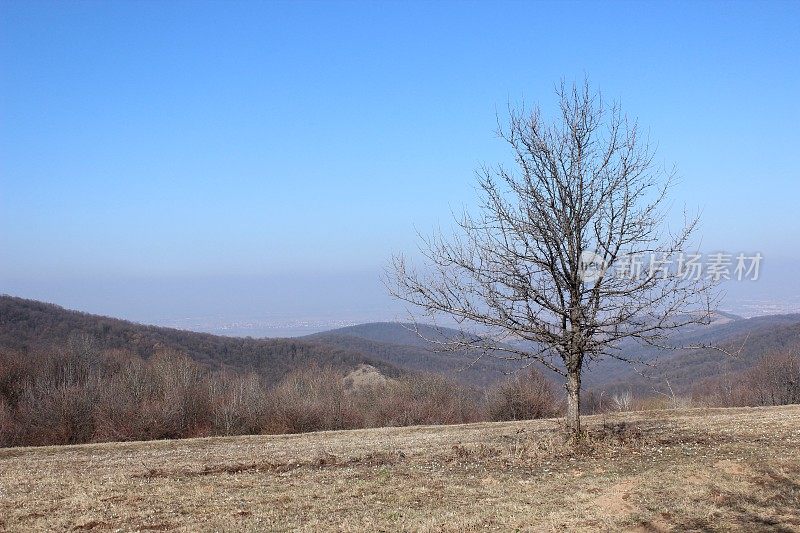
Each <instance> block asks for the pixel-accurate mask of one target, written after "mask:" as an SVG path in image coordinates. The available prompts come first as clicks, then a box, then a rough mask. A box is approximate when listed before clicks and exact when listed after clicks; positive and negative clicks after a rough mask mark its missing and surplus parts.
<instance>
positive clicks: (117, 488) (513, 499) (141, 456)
mask: <svg viewBox="0 0 800 533" xmlns="http://www.w3.org/2000/svg"><path fill="white" fill-rule="evenodd" d="M587 425H588V427H589V434H590V437H589V444H587V446H586V449H584V450H582V451H581V452H580V453H577V454H568V453H565V452H564V451H563V450H562V448H561V446H559V440H558V437H557V433H556V432H557V429H558V422H557V421H554V420H543V421H534V422H524V423H523V422H519V423H485V424H471V425H463V426H448V427H413V428H386V429H376V430H362V431H347V432H323V433H314V434H305V435H289V436H253V437H236V438H209V439H192V440H181V441H158V442H135V443H121V444H97V445H83V446H64V447H45V448H16V449H2V450H0V529H5V530H8V531H44V530H50V531H68V530H76V531H81V530H84V531H85V530H98V531H100V530H115V531H147V530H182V531H230V530H245V531H264V530H278V531H283V530H307V531H316V530H345V531H364V530H373V531H396V530H414V531H417V530H425V531H427V530H435V531H478V530H480V531H483V530H501V531H508V530H515V529H516V530H536V531H550V530H554V531H564V530H567V531H596V530H607V531H619V530H629V531H652V532H656V531H718V530H719V531H729V530H740V531H760V530H763V531H800V452H798V450H799V449H800V406H789V407H778V408H758V409H703V410H700V409H696V410H686V411H672V412H667V411H663V412H647V413H628V414H623V415H614V416H608V417H599V416H597V417H590V418H588V419H587Z"/></svg>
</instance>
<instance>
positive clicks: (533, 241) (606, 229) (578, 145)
mask: <svg viewBox="0 0 800 533" xmlns="http://www.w3.org/2000/svg"><path fill="white" fill-rule="evenodd" d="M556 94H557V95H558V98H559V111H560V113H558V118H557V119H556V120H554V121H552V122H547V121H546V120H545V119H544V118H543V116H542V113H541V111H540V110H539V108H534V109H533V110H531V111H526V110H525V108H524V107H522V108H519V109H516V110H515V109H510V111H509V119H508V123H507V125H506V126H504V127H501V128H500V132H499V135H500V137H501V138H502V139H503V140H505V141H506V142H507V143H508V145H509V146H510V147H511V149H512V150H513V154H514V158H515V163H516V170H515V171H512V170H510V169H507V168H505V167H503V166H497V167H484V168H481V169H480V170H479V171H478V173H477V174H478V183H479V185H480V188H479V190H480V191H481V202H480V212H479V213H478V214H477V215H473V214H464V215H463V216H461V217H457V218H456V220H455V222H456V231H455V233H454V235H452V236H444V235H443V234H442V233H441V232H439V233H438V234H435V235H433V236H431V237H428V238H426V237H423V238H422V246H421V250H422V254H423V255H424V257H425V259H426V261H425V267H424V268H423V269H420V270H419V271H418V270H416V269H415V268H414V267H413V266H411V265H410V264H409V262H408V261H407V260H406V259H405V258H404V257H403V256H402V255H400V256H395V257H394V258H393V264H392V267H393V268H392V269H391V272H390V281H389V288H390V291H391V292H392V294H393V295H394V296H395V297H397V298H399V299H401V300H403V301H405V302H407V303H410V304H413V305H414V306H417V307H418V308H420V309H421V310H422V311H423V312H424V313H425V314H426V316H428V318H430V319H432V320H434V321H435V320H436V319H437V317H438V316H440V315H446V316H449V317H451V318H454V319H455V320H456V321H457V322H458V323H459V324H461V326H462V331H463V332H464V335H463V336H461V337H459V338H454V339H450V340H449V341H447V342H445V343H442V346H443V348H446V349H453V350H457V349H458V350H460V349H467V348H470V349H475V348H478V349H479V351H480V353H481V354H484V355H485V356H491V357H501V358H505V359H524V360H529V362H530V364H533V363H535V362H540V363H542V364H543V365H545V366H546V367H547V368H549V369H550V370H553V371H555V372H557V373H559V374H561V375H562V376H564V378H565V388H566V393H567V394H566V397H567V413H566V427H567V431H568V435H569V436H570V437H571V438H572V439H579V438H580V435H581V429H580V389H581V372H582V370H583V369H584V367H585V365H586V364H587V363H588V362H589V361H593V360H597V359H600V358H602V357H613V358H617V359H621V360H624V361H627V362H629V363H632V364H636V363H644V362H643V361H636V360H633V359H631V358H630V357H626V356H625V355H624V354H623V353H622V352H621V351H620V350H619V348H618V345H619V343H620V341H622V340H624V339H635V340H636V341H639V342H640V343H643V344H647V345H651V346H666V345H667V344H668V337H669V333H670V331H672V330H675V329H677V328H680V327H683V326H686V325H688V324H697V323H707V322H708V321H709V319H710V317H711V313H712V303H713V302H712V297H711V292H710V290H709V289H710V288H711V286H712V285H713V283H712V282H711V281H709V279H707V278H704V277H701V276H687V275H686V272H685V270H684V269H683V268H681V265H678V267H677V268H674V267H675V263H679V262H680V261H676V260H675V259H676V258H677V257H680V258H682V257H683V252H684V248H685V247H687V246H688V244H689V239H690V237H691V236H692V233H693V231H694V229H695V227H696V225H697V217H689V218H686V219H685V222H684V223H683V224H682V225H681V226H682V227H681V228H680V230H679V231H677V232H669V231H668V230H667V228H666V224H665V223H664V216H665V207H666V206H665V201H666V198H667V193H668V190H669V188H670V184H671V183H672V180H673V176H674V173H673V172H667V171H664V170H662V169H659V168H656V166H655V165H654V164H653V156H654V151H653V149H652V148H651V146H650V145H649V143H648V142H647V140H646V139H643V138H642V137H641V136H640V135H639V131H638V129H637V125H636V123H635V122H629V121H628V120H627V118H626V117H625V116H624V115H623V114H622V113H621V112H620V110H619V108H618V106H616V105H612V106H605V105H604V103H603V101H602V99H601V97H600V95H599V93H597V92H594V91H592V90H591V89H590V87H589V84H588V82H585V83H583V84H582V85H577V84H574V85H572V86H565V85H564V84H563V83H562V84H561V86H560V87H559V88H558V89H557V90H556ZM637 258H638V259H637ZM642 258H645V259H647V260H648V261H649V262H648V261H641V259H642ZM651 258H652V259H651ZM668 261H674V262H673V264H672V266H671V267H670V264H669V262H668ZM641 263H643V264H641ZM654 264H655V265H656V266H655V267H654ZM635 269H638V270H637V271H634V270H635ZM470 330H471V333H470ZM475 333H477V334H479V335H476V334H475ZM510 340H514V341H516V342H513V343H510V342H509V341H510ZM520 341H526V342H520ZM445 345H446V346H445ZM521 346H524V348H523V347H521Z"/></svg>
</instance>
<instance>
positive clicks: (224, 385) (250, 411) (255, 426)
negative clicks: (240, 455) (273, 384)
mask: <svg viewBox="0 0 800 533" xmlns="http://www.w3.org/2000/svg"><path fill="white" fill-rule="evenodd" d="M209 388H210V396H211V403H212V406H213V407H212V410H213V432H214V434H217V435H246V434H253V433H261V432H262V431H263V429H264V428H265V427H266V426H267V425H268V422H267V419H268V417H269V416H270V415H271V414H272V409H271V402H270V400H271V398H270V395H269V393H268V390H267V388H266V386H265V385H264V384H263V382H262V380H261V378H259V376H258V375H256V374H254V373H249V374H245V375H240V374H234V373H221V374H218V375H215V376H213V377H212V378H211V379H210V380H209Z"/></svg>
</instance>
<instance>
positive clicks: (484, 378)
mask: <svg viewBox="0 0 800 533" xmlns="http://www.w3.org/2000/svg"><path fill="white" fill-rule="evenodd" d="M419 328H420V332H421V333H422V335H423V336H424V337H425V338H427V339H437V338H446V337H448V336H455V335H458V334H459V332H458V331H457V330H452V329H448V328H434V327H432V326H425V325H420V326H419ZM75 332H84V333H88V334H90V335H92V336H93V337H95V338H96V339H97V340H98V342H99V343H100V346H101V347H102V348H111V349H113V348H122V349H127V350H131V351H133V352H135V353H137V354H139V355H140V356H141V357H143V358H148V357H150V356H151V355H153V354H154V353H155V352H156V351H157V350H161V349H172V350H178V351H182V352H185V353H186V354H187V355H188V356H189V357H191V358H192V359H193V360H195V361H198V362H200V363H203V364H205V365H208V366H209V367H210V368H212V369H219V368H232V369H239V370H255V371H257V372H259V373H260V374H262V375H264V376H266V377H267V378H268V379H269V380H270V381H273V382H277V381H278V380H280V379H281V378H282V377H283V376H284V375H286V373H288V372H290V371H292V370H293V369H296V368H297V367H299V366H302V365H306V364H309V363H311V362H315V363H316V364H318V365H320V366H330V367H334V368H338V369H341V370H343V371H347V372H349V371H352V370H354V369H357V368H359V367H360V365H370V366H373V367H375V368H377V369H378V370H379V371H380V372H381V373H382V374H383V375H385V376H388V377H396V376H399V375H402V374H403V373H409V372H410V373H416V372H433V373H438V374H442V375H446V376H449V377H451V378H454V379H456V380H458V381H460V382H462V383H467V384H472V385H479V386H486V385H490V384H492V383H494V382H496V381H498V380H501V379H503V378H504V377H505V375H506V374H507V373H508V372H509V371H512V370H513V369H514V368H515V367H514V364H513V363H509V362H506V361H502V360H499V359H494V358H491V357H484V358H481V359H479V360H477V361H476V354H475V353H436V351H435V348H436V346H435V345H433V344H431V343H430V342H428V341H426V340H425V338H422V337H420V336H419V335H418V334H417V333H416V332H415V331H414V330H413V329H412V328H410V327H409V326H408V325H405V324H401V323H392V322H376V323H368V324H359V325H356V326H349V327H345V328H339V329H334V330H330V331H326V332H322V333H317V334H314V335H310V336H307V337H300V338H291V339H253V338H236V337H223V336H216V335H211V334H205V333H196V332H189V331H183V330H177V329H170V328H162V327H156V326H148V325H142V324H136V323H133V322H128V321H124V320H119V319H115V318H109V317H103V316H97V315H90V314H86V313H81V312H77V311H70V310H66V309H63V308H61V307H59V306H57V305H53V304H47V303H42V302H37V301H33V300H25V299H22V298H16V297H12V296H0V351H1V350H13V351H17V352H35V351H36V350H37V349H46V348H51V347H53V346H59V345H63V344H64V343H65V342H66V341H67V339H68V338H69V336H70V335H72V334H74V333H75ZM745 341H746V342H745ZM673 342H674V344H676V345H695V344H714V345H718V346H724V347H728V348H731V349H735V350H738V349H739V348H740V347H741V348H742V349H741V354H740V355H739V357H737V358H730V357H727V356H725V355H723V354H722V353H720V352H718V351H714V350H676V351H668V352H664V351H663V350H656V349H653V348H643V347H640V346H638V345H635V344H633V343H628V344H623V345H622V349H623V353H625V354H627V355H636V356H638V357H641V358H643V359H645V360H650V361H655V360H658V367H657V369H656V370H654V371H653V374H654V375H658V376H665V375H666V376H667V377H668V378H669V379H670V382H671V385H672V386H673V387H674V388H676V389H677V390H678V391H680V392H686V391H689V390H690V389H691V387H692V386H693V385H694V384H695V383H696V382H698V381H700V380H702V379H704V378H707V377H710V376H714V375H716V374H718V373H719V372H721V371H729V372H737V371H741V370H743V369H746V368H748V367H749V366H752V365H753V364H754V363H755V362H756V361H758V359H759V358H760V357H761V356H762V355H764V354H765V353H768V352H770V351H775V350H778V349H784V348H790V347H800V315H797V314H794V315H773V316H762V317H755V318H750V319H743V318H740V317H736V316H733V315H720V319H719V320H717V321H715V322H714V323H713V324H711V325H709V326H704V327H696V328H693V329H691V330H686V331H682V332H680V333H679V334H677V335H676V336H675V337H674V339H673ZM516 364H517V365H519V363H516ZM551 375H552V374H551ZM553 377H555V376H553ZM662 381H663V380H662ZM584 384H585V385H586V387H587V388H594V389H605V390H609V391H612V390H617V389H621V388H627V389H632V390H634V391H636V392H639V393H647V392H648V391H651V392H652V388H653V385H654V382H652V381H648V380H647V379H644V378H643V377H642V376H640V375H639V374H637V373H636V372H634V371H633V370H632V369H631V368H630V366H629V365H627V364H626V363H623V362H620V361H617V360H611V359H606V360H603V361H600V362H597V363H594V364H591V365H590V366H589V368H588V370H587V371H586V372H585V375H584Z"/></svg>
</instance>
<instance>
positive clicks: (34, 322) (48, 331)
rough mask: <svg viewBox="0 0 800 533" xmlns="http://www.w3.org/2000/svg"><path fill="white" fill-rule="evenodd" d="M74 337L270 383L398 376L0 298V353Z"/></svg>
mask: <svg viewBox="0 0 800 533" xmlns="http://www.w3.org/2000/svg"><path fill="white" fill-rule="evenodd" d="M76 332H82V333H87V334H89V335H91V336H92V337H94V338H95V339H96V340H97V341H98V343H99V346H100V348H102V349H115V348H116V349H125V350H130V351H132V352H134V353H136V354H138V355H139V356H140V357H143V358H149V357H151V356H152V355H154V354H155V353H156V352H157V351H159V350H177V351H181V352H184V353H186V354H187V355H188V356H189V357H190V358H192V359H193V360H195V361H197V362H199V363H202V364H204V365H207V366H208V367H209V368H211V369H221V368H231V369H236V370H254V371H256V372H258V373H259V374H261V375H263V376H264V377H266V378H267V379H268V380H269V381H271V382H277V381H279V380H280V379H281V378H282V377H283V376H284V375H286V374H287V373H288V372H291V371H292V370H294V369H296V368H297V367H300V366H303V365H306V364H309V363H312V362H314V363H316V364H318V365H319V366H330V367H333V368H337V369H341V370H343V371H351V370H354V369H356V368H358V367H359V366H360V365H365V364H366V365H371V366H373V367H375V368H377V369H379V370H380V372H381V373H382V374H384V375H387V376H399V375H400V374H402V372H403V371H402V370H401V369H400V368H398V367H395V366H393V365H391V364H388V363H385V362H384V361H382V360H380V359H372V358H370V357H369V356H367V355H365V354H364V353H362V352H357V351H353V350H347V349H344V348H341V347H337V346H332V345H328V344H323V343H320V342H315V341H313V340H304V339H252V338H236V337H222V336H217V335H210V334H206V333H196V332H190V331H183V330H177V329H170V328H162V327H156V326H147V325H142V324H136V323H133V322H128V321H125V320H119V319H115V318H109V317H104V316H97V315H91V314H87V313H81V312H78V311H70V310H67V309H64V308H62V307H59V306H57V305H53V304H48V303H43V302H37V301H34V300H25V299H22V298H16V297H12V296H0V353H1V352H2V351H16V352H22V353H31V354H33V353H36V352H37V351H40V350H48V349H53V348H54V347H58V346H63V345H65V343H66V342H67V339H68V338H69V337H70V335H74V334H75V333H76Z"/></svg>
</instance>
